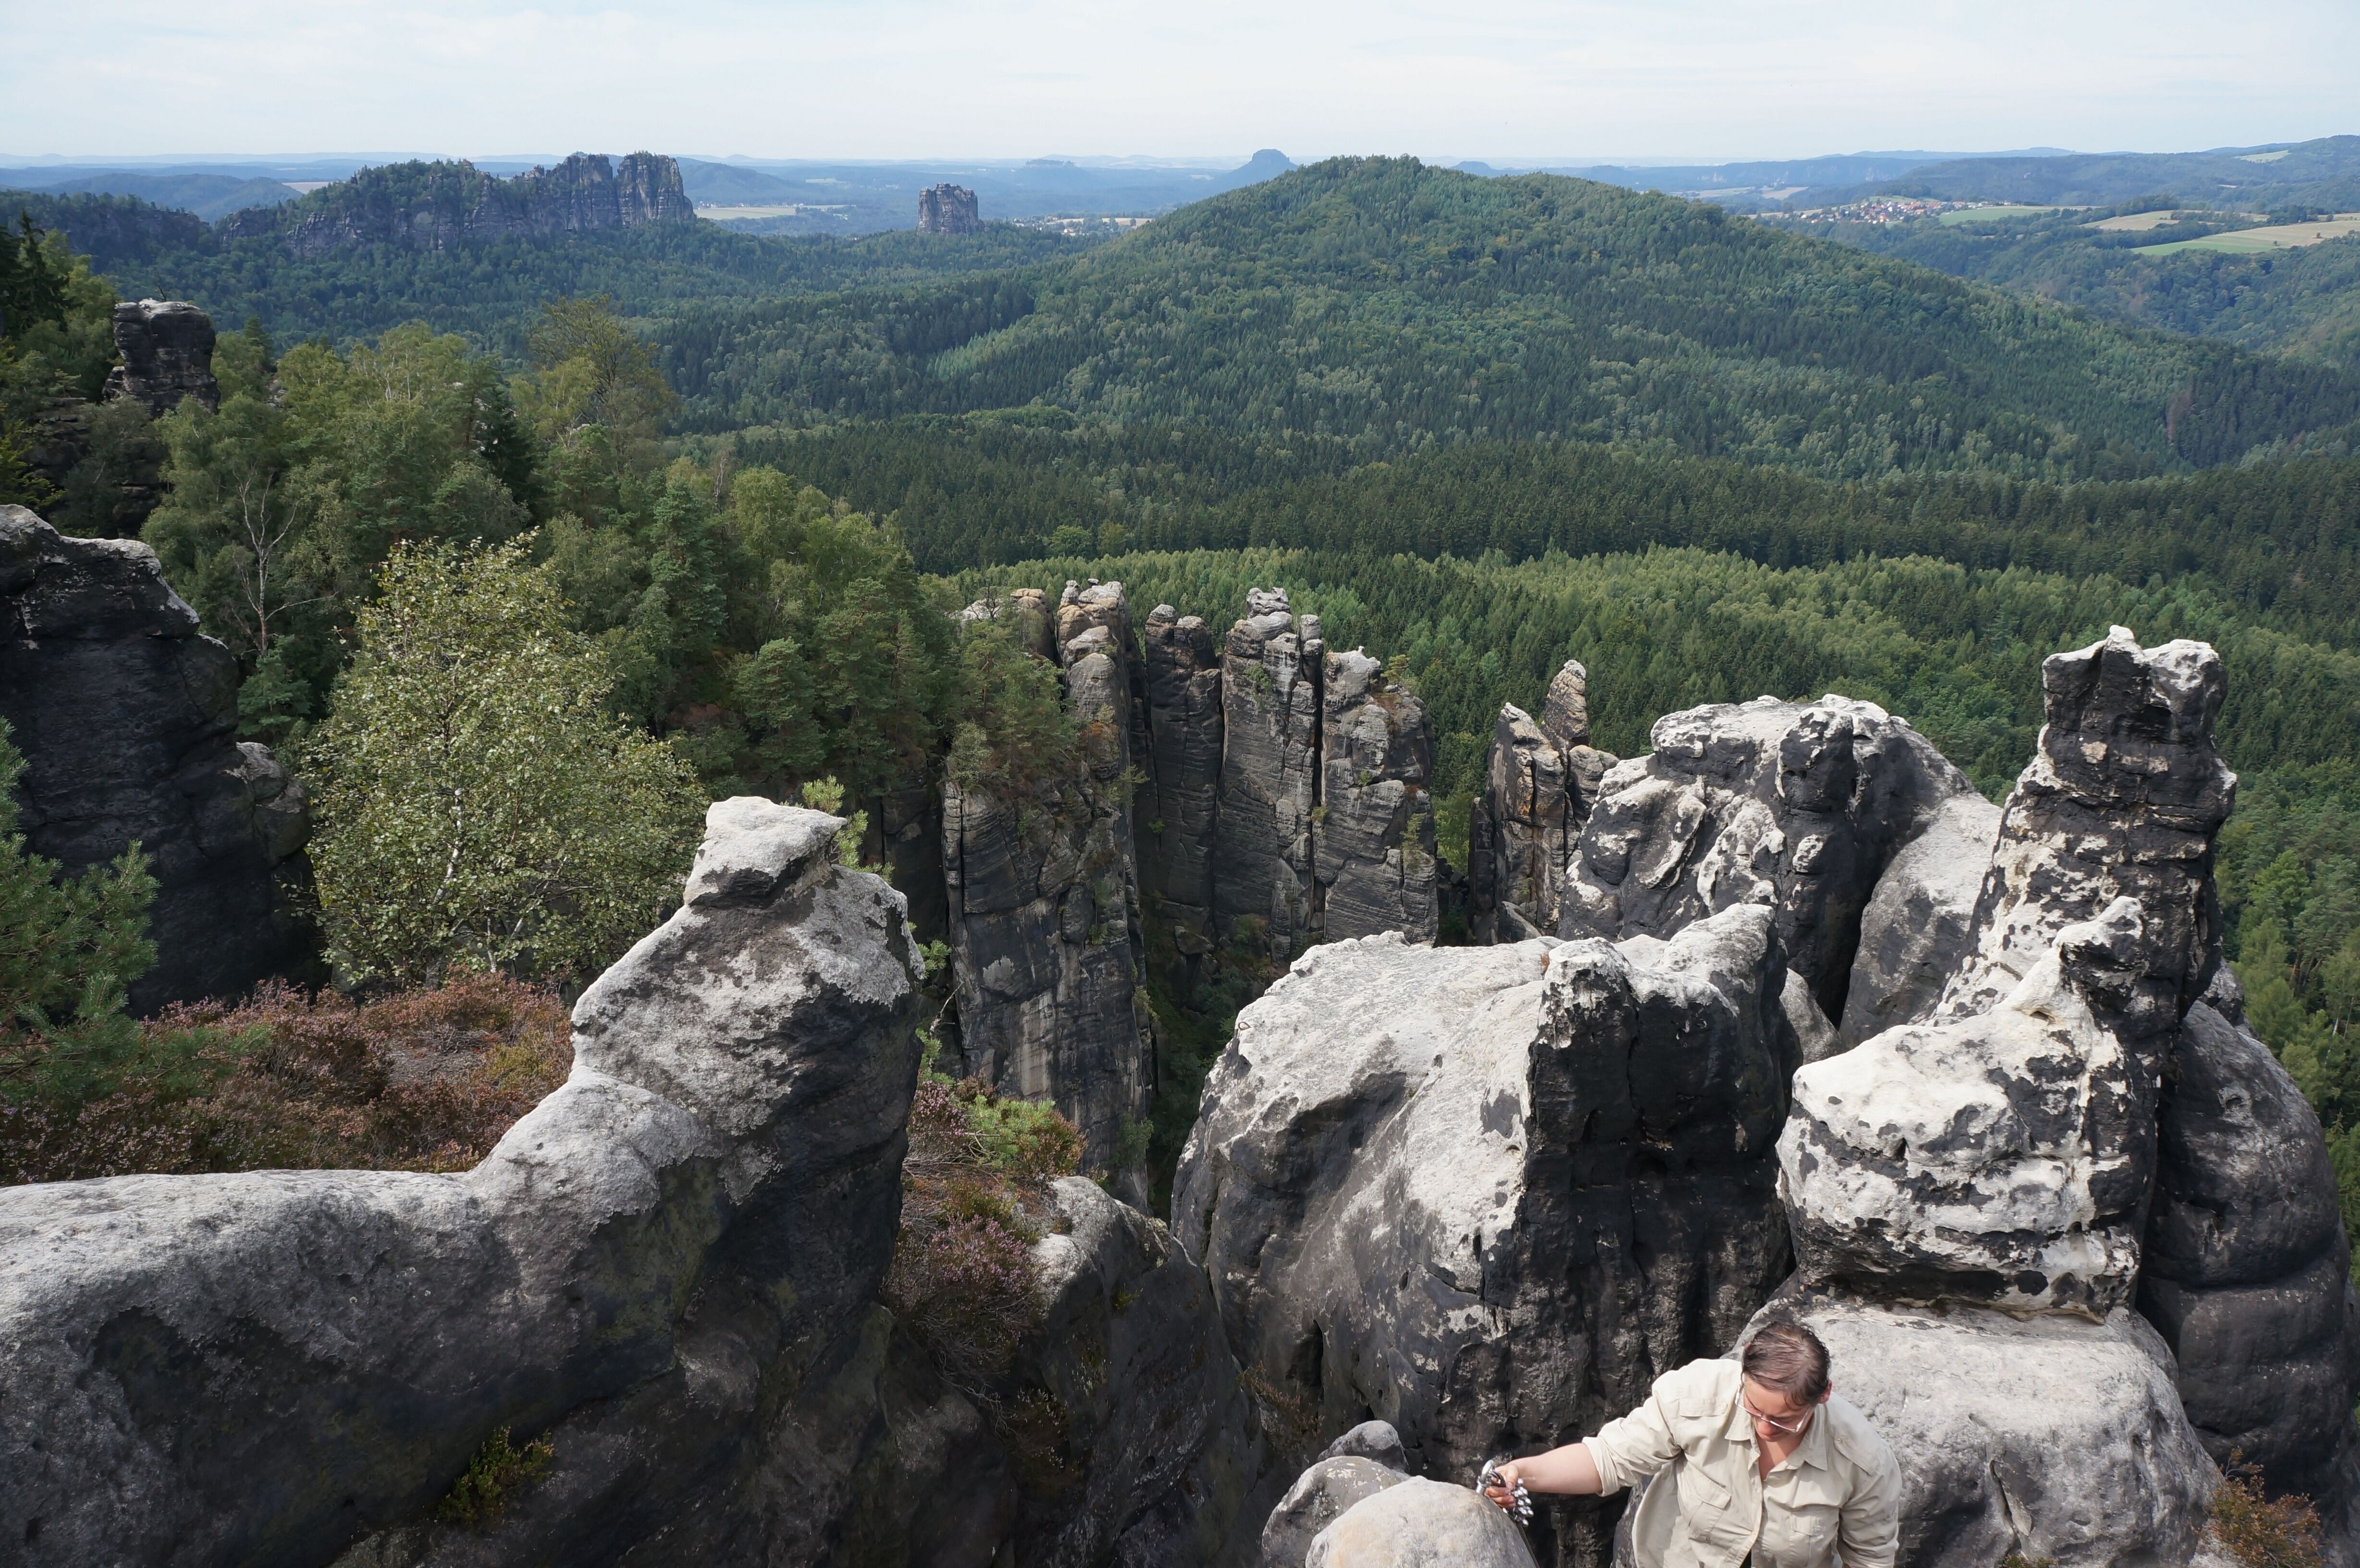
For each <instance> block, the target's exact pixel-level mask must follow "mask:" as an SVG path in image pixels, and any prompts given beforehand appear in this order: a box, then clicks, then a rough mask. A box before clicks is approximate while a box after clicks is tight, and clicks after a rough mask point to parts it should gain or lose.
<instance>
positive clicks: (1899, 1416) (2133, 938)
mask: <svg viewBox="0 0 2360 1568" xmlns="http://www.w3.org/2000/svg"><path fill="white" fill-rule="evenodd" d="M2042 674H2043V687H2044V691H2045V696H2046V706H2047V715H2046V716H2047V719H2048V723H2047V724H2046V726H2045V727H2044V728H2043V730H2042V732H2041V740H2040V750H2039V753H2038V756H2037V757H2035V758H2034V760H2033V762H2032V764H2031V766H2030V767H2028V768H2026V770H2025V773H2024V776H2023V778H2022V779H2020V780H2019V781H2018V784H2017V787H2016V791H2015V793H2014V794H2013V795H2012V796H2011V797H2010V798H2009V800H2008V804H2007V807H2006V810H2005V815H2004V817H2003V819H2002V822H2001V823H2000V825H1999V827H1998V831H1997V833H1996V837H1995V843H1994V852H1993V854H1992V855H1991V856H1990V860H1989V868H1988V870H1987V872H1986V873H1985V875H1984V876H1983V880H1982V884H1981V892H1980V894H1979V896H1978V898H1977V900H1976V903H1975V906H1974V914H1973V918H1972V926H1971V928H1970V931H1969V937H1968V940H1967V941H1966V942H1964V943H1961V944H1955V945H1956V947H1957V950H1958V966H1957V968H1956V970H1955V972H1954V973H1953V975H1952V976H1951V978H1950V982H1949V984H1948V985H1947V987H1946V988H1945V991H1944V993H1943V994H1942V996H1940V998H1939V1000H1936V1001H1932V1002H1928V1001H1927V1000H1926V999H1925V998H1926V997H1927V993H1928V987H1927V986H1926V985H1924V984H1923V983H1922V976H1912V977H1909V978H1908V979H1907V983H1906V984H1904V985H1898V986H1896V987H1893V988H1891V989H1889V990H1888V991H1887V992H1886V993H1885V995H1884V996H1881V997H1880V998H1879V1006H1880V1007H1881V1008H1882V1009H1884V1010H1885V1011H1886V1012H1887V1013H1888V1014H1890V1013H1894V1012H1903V1013H1907V1012H1910V1011H1919V1012H1920V1016H1919V1017H1918V1018H1907V1019H1904V1020H1903V1021H1901V1022H1899V1023H1897V1024H1896V1026H1895V1027H1892V1028H1889V1029H1885V1030H1884V1031H1883V1032H1881V1033H1878V1034H1876V1035H1874V1037H1873V1038H1870V1039H1868V1040H1865V1041H1864V1042H1863V1043H1861V1044H1859V1045H1857V1046H1855V1047H1854V1048H1852V1050H1851V1051H1847V1052H1845V1053H1844V1054H1841V1055H1839V1056H1836V1057H1834V1058H1832V1059H1830V1060H1828V1061H1824V1062H1816V1063H1813V1064H1811V1065H1809V1066H1807V1067H1805V1068H1804V1069H1803V1070H1802V1071H1801V1072H1800V1073H1797V1075H1796V1079H1795V1085H1794V1093H1795V1110H1794V1115H1793V1117H1792V1119H1791V1120H1790V1121H1789V1123H1788V1126H1787V1127H1786V1132H1785V1134H1784V1135H1783V1137H1782V1138H1781V1140H1780V1144H1779V1152H1780V1160H1781V1165H1782V1176H1781V1189H1782V1192H1783V1193H1784V1195H1785V1197H1786V1203H1787V1207H1788V1214H1789V1219H1790V1223H1791V1225H1792V1228H1793V1231H1794V1236H1795V1240H1796V1247H1797V1257H1798V1260H1799V1263H1800V1266H1801V1267H1800V1272H1799V1274H1798V1276H1797V1280H1796V1282H1795V1284H1794V1286H1793V1287H1792V1288H1791V1290H1790V1299H1789V1300H1787V1301H1784V1302H1782V1303H1779V1304H1776V1305H1775V1306H1774V1307H1773V1308H1772V1309H1770V1310H1772V1311H1777V1312H1792V1313H1793V1314H1795V1315H1797V1316H1799V1317H1801V1318H1803V1319H1805V1320H1806V1321H1808V1322H1810V1323H1814V1324H1815V1325H1816V1326H1818V1327H1819V1329H1820V1331H1821V1333H1822V1334H1823V1335H1824V1336H1825V1337H1826V1338H1827V1339H1828V1341H1829V1343H1830V1346H1831V1347H1832V1348H1833V1349H1834V1350H1835V1354H1836V1356H1837V1357H1838V1365H1839V1367H1844V1366H1847V1365H1849V1364H1855V1363H1856V1364H1857V1365H1858V1366H1859V1367H1860V1368H1861V1374H1860V1375H1858V1376H1854V1375H1852V1374H1846V1375H1845V1376H1847V1377H1851V1378H1852V1381H1851V1382H1850V1383H1849V1384H1848V1386H1847V1388H1846V1391H1847V1393H1848V1394H1850V1395H1851V1396H1852V1399H1854V1400H1855V1401H1857V1402H1859V1403H1860V1404H1861V1405H1862V1407H1863V1409H1864V1410H1867V1411H1868V1413H1869V1414H1870V1416H1871V1418H1872V1419H1874V1420H1875V1421H1878V1423H1879V1425H1880V1427H1881V1428H1882V1429H1883V1430H1884V1431H1885V1433H1886V1435H1887V1437H1888V1438H1889V1439H1891V1440H1892V1441H1893V1442H1894V1443H1895V1445H1896V1449H1898V1450H1899V1451H1900V1454H1901V1458H1902V1466H1903V1471H1904V1475H1905V1476H1906V1477H1907V1497H1906V1501H1905V1507H1904V1541H1903V1550H1904V1552H1906V1553H1907V1554H1909V1555H1910V1557H1911V1560H1912V1561H1915V1562H1920V1563H1937V1564H1946V1565H1947V1564H1952V1563H1955V1564H1959V1565H1961V1568H1964V1565H1966V1564H1969V1563H1982V1562H1985V1561H1988V1560H1990V1556H1991V1554H1992V1553H1994V1552H1997V1553H2002V1554H2004V1553H2005V1552H2021V1553H2023V1554H2025V1555H2027V1556H2029V1557H2050V1558H2053V1559H2055V1560H2056V1561H2057V1562H2059V1563H2069V1564H2070V1563H2115V1562H2121V1561H2125V1560H2126V1559H2145V1560H2153V1561H2164V1562H2174V1563H2177V1562H2185V1561H2186V1560H2187V1559H2188V1557H2189V1555H2190V1554H2191V1552H2193V1551H2194V1550H2195V1546H2196V1541H2197V1532H2198V1530H2199V1528H2200V1526H2201V1524H2202V1518H2203V1508H2204V1504H2205V1500H2206V1498H2207V1497H2209V1495H2210V1493H2211V1491H2212V1486H2214V1484H2215V1475H2214V1471H2213V1469H2212V1462H2211V1460H2209V1459H2208V1458H2207V1457H2206V1453H2205V1450H2206V1448H2207V1447H2208V1446H2209V1447H2211V1448H2212V1449H2213V1451H2214V1452H2215V1453H2216V1454H2224V1453H2225V1452H2226V1451H2227V1450H2228V1449H2229V1448H2230V1447H2233V1446H2236V1445H2237V1444H2239V1443H2250V1444H2251V1445H2252V1448H2251V1449H2250V1450H2249V1452H2256V1454H2257V1455H2258V1454H2267V1455H2268V1457H2267V1459H2265V1460H2264V1461H2263V1462H2264V1463H2265V1464H2266V1465H2271V1466H2273V1467H2274V1473H2275V1475H2277V1476H2278V1477H2297V1476H2299V1477H2300V1478H2301V1479H2302V1480H2303V1481H2304V1482H2305V1483H2306V1484H2307V1485H2310V1486H2312V1487H2313V1488H2314V1490H2313V1495H2314V1497H2317V1498H2318V1499H2319V1501H2320V1502H2321V1503H2322V1512H2323V1514H2325V1515H2326V1516H2327V1517H2328V1519H2329V1520H2330V1522H2331V1526H2332V1528H2333V1533H2334V1535H2335V1536H2336V1538H2337V1541H2338V1552H2339V1556H2340V1555H2341V1554H2343V1553H2348V1552H2350V1550H2351V1539H2352V1538H2351V1532H2350V1523H2351V1520H2350V1514H2349V1510H2350V1508H2351V1507H2352V1496H2353V1488H2352V1485H2351V1479H2350V1476H2351V1471H2352V1468H2353V1465H2352V1457H2351V1455H2352V1451H2353V1445H2354V1443H2355V1432H2354V1430H2353V1423H2352V1420H2351V1414H2350V1408H2351V1401H2352V1398H2353V1394H2354V1392H2355V1386H2354V1383H2353V1380H2352V1379H2353V1366H2354V1362H2353V1356H2354V1349H2355V1345H2360V1338H2355V1315H2354V1305H2353V1299H2352V1290H2351V1285H2350V1281H2349V1278H2348V1273H2347V1269H2346V1265H2345V1261H2344V1248H2343V1246H2342V1242H2341V1237H2340V1228H2339V1227H2338V1226H2336V1225H2332V1224H2330V1223H2329V1222H2328V1221H2327V1219H2326V1217H2325V1215H2324V1214H2322V1200H2321V1198H2320V1197H2319V1195H2318V1194H2319V1193H2320V1192H2332V1191H2333V1185H2332V1182H2330V1183H2327V1184H2326V1185H2324V1186H2322V1182H2323V1181H2325V1178H2324V1177H2323V1175H2322V1167H2321V1165H2320V1161H2321V1160H2322V1159H2323V1158H2324V1154H2325V1149H2324V1145H2323V1142H2322V1140H2321V1138H2320V1137H2319V1135H2318V1134H2317V1132H2316V1131H2315V1130H2314V1128H2315V1126H2316V1124H2315V1121H2312V1120H2311V1119H2310V1118H2309V1116H2308V1111H2307V1109H2300V1110H2299V1109H2298V1107H2299V1106H2300V1100H2299V1096H2295V1095H2292V1094H2289V1093H2287V1087H2288V1086H2286V1085H2284V1083H2283V1074H2282V1073H2279V1072H2278V1071H2277V1070H2276V1066H2275V1063H2272V1062H2269V1061H2268V1053H2267V1051H2266V1050H2265V1049H2263V1048H2261V1047H2260V1046H2259V1044H2258V1042H2252V1041H2250V1040H2248V1039H2246V1038H2245V1037H2242V1036H2241V1035H2240V1033H2239V1031H2238V1029H2236V1027H2235V1026H2234V1023H2233V1022H2232V1021H2231V1019H2230V1018H2229V1017H2228V1016H2227V1015H2226V1014H2224V1013H2223V1012H2222V1011H2220V1010H2219V1009H2218V1008H2217V1007H2213V1006H2212V1005H2208V1004H2205V1003H2202V1002H2200V1001H2199V997H2200V996H2203V995H2205V994H2206V987H2207V986H2208V985H2213V981H2214V973H2215V969H2216V966H2217V964H2218V953H2217V941H2218V937H2217V919H2216V917H2215V913H2214V904H2213V897H2212V878H2211V866H2212V835H2213V833H2214V832H2215V831H2217V829H2218V828H2219V826H2220V824H2221V822H2223V820H2224V819H2225V817H2226V816H2227V814H2228V809H2229V801H2230V796H2231V791H2232V789H2234V783H2235V780H2234V777H2233V776H2231V775H2230V774H2229V772H2228V771H2227V769H2226V768H2223V766H2222V765H2221V760H2220V757H2219V754H2218V753H2217V751H2216V750H2215V749H2214V746H2213V741H2212V720H2213V717H2214V715H2215V714H2216V713H2218V711H2219V707H2220V702H2221V696H2222V691H2223V678H2222V672H2221V667H2220V661H2219V659H2218V657H2217V656H2216V655H2215V654H2214V653H2213V651H2212V649H2211V648H2207V647H2205V646H2203V645H2202V644H2196V643H2170V644H2166V645H2164V646H2163V647H2161V648H2140V647H2139V646H2138V645H2137V643H2136V641H2135V640H2134V639H2133V638H2132V637H2131V636H2130V634H2129V633H2128V632H2126V631H2124V630H2123V629H2122V628H2120V627H2117V628H2115V629H2114V631H2113V632H2112V633H2111V634H2110V635H2109V636H2108V637H2107V638H2106V639H2105V640H2103V641H2102V642H2100V643H2096V644H2093V645H2092V646H2091V647H2090V648H2082V649H2080V650H2077V651H2075V652H2072V653H2067V654H2059V655H2057V656H2055V657H2053V658H2051V659H2049V660H2048V661H2047V663H2046V664H2045V666H2044V667H2043V671H2042ZM1977 836H1979V830H1970V831H1967V832H1964V833H1961V834H1960V837H1961V840H1962V841H1964V842H1962V843H1961V844H1959V845H1955V846H1952V847H1950V848H1946V849H1943V850H1942V851H1940V852H1939V854H1938V855H1935V856H1933V857H1932V858H1930V859H1929V860H1928V862H1927V864H1926V865H1924V866H1920V867H1918V868H1917V871H1916V872H1915V873H1914V874H1913V876H1912V877H1911V884H1912V886H1913V887H1918V888H1928V887H1930V888H1934V889H1936V890H1937V895H1938V896H1935V897H1933V898H1931V900H1930V903H1931V906H1932V907H1937V908H1939V909H1945V910H1949V909H1955V908H1956V907H1957V906H1958V904H1959V901H1960V899H1959V894H1958V888H1959V887H1960V886H1961V882H1962V880H1963V875H1962V874H1963V871H1964V868H1965V865H1966V860H1967V852H1966V849H1965V843H1971V842H1972V840H1973V839H1974V838H1975V837H1977ZM1953 945H1954V944H1953V943H1952V942H1951V941H1950V939H1949V938H1943V939H1941V940H1940V941H1939V942H1936V943H1934V944H1933V946H1932V947H1930V948H1929V949H1928V953H1927V955H1926V956H1931V955H1933V954H1935V953H1939V952H1941V951H1944V950H1946V949H1950V948H1952V947H1953ZM1878 967H1880V968H1890V969H1892V970H1893V971H1895V972H1896V973H1901V972H1907V971H1910V970H1912V969H1913V968H1914V967H1916V966H1915V965H1914V964H1895V965H1885V964H1879V965H1878ZM2214 991H2215V993H2216V994H2217V995H2218V996H2219V997H2220V999H2221V1000H2222V1001H2223V1002H2224V1003H2227V1004H2228V1005H2230V1006H2231V1007H2234V1002H2233V1001H2231V999H2230V996H2229V993H2228V992H2227V991H2225V990H2224V989H2223V988H2222V987H2220V986H2218V985H2214ZM1910 998H1915V1000H1911V999H1910ZM2159 1083H2169V1084H2170V1085H2171V1087H2170V1089H2169V1094H2168V1095H2167V1096H2166V1097H2165V1098H2164V1099H2163V1100H2162V1101H2161V1103H2160V1104H2159V1103H2158V1084H2159ZM2233 1193H2234V1194H2236V1196H2234V1197H2233V1196H2232V1194H2233ZM2265 1216H2267V1217H2265ZM2134 1301H2136V1304H2137V1306H2138V1307H2139V1308H2140V1310H2141V1311H2142V1312H2144V1313H2145V1314H2146V1319H2151V1320H2153V1323H2154V1324H2155V1325H2156V1327H2159V1328H2160V1329H2162V1331H2163V1334H2162V1335H2161V1336H2160V1337H2158V1334H2157V1333H2156V1332H2155V1328H2151V1327H2150V1326H2149V1324H2148V1322H2147V1321H2145V1320H2144V1319H2142V1317H2141V1316H2140V1315H2139V1313H2138V1312H2134V1311H2132V1310H2131V1308H2132V1303H2133V1302H2134ZM1929 1308H1930V1309H1934V1310H1932V1311H1928V1310H1927V1309H1929ZM2175 1352H2176V1353H2177V1355H2176V1356H2175ZM2267 1388H2284V1389H2285V1390H2287V1391H2286V1393H2285V1394H2284V1395H2282V1396H2279V1397H2277V1398H2272V1397H2270V1396H2268V1395H2267V1394H2265V1393H2263V1392H2262V1390H2265V1389H2267ZM2298 1388H2300V1389H2301V1390H2302V1391H2301V1392H2300V1393H2298V1392H2296V1391H2295V1390H2296V1389H2298ZM2056 1390H2070V1398H2068V1397H2062V1396H2060V1394H2059V1393H2057V1392H2056ZM2200 1428H2202V1430H2203V1431H2204V1432H2206V1433H2207V1434H2208V1436H2207V1438H2206V1439H2205V1440H2204V1441H2200V1437H2199V1429H2200ZM2281 1484H2284V1483H2283V1481H2281Z"/></svg>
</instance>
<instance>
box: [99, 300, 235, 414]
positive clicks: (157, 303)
mask: <svg viewBox="0 0 2360 1568" xmlns="http://www.w3.org/2000/svg"><path fill="white" fill-rule="evenodd" d="M115 354H117V355H118V356H119V357H120V359H121V361H122V363H121V364H119V365H116V366H115V368H114V370H112V371H111V372H109V373H108V375H107V377H106V396H107V397H129V398H133V399H135V400H137V401H138V402H140V403H144V404H146V405H147V411H148V412H149V413H150V414H154V415H157V416H159V417H160V416H162V415H165V414H169V413H170V412H171V411H172V410H173V409H175V408H179V407H180V399H181V398H183V397H194V398H195V399H196V400H197V401H198V402H200V403H202V404H203V405H204V406H205V407H206V408H220V407H221V387H220V384H219V383H217V382H215V381H214V380H213V318H212V317H211V316H208V315H206V314H205V313H204V312H203V311H202V310H199V309H197V308H196V307H195V306H194V305H190V304H185V303H183V302H181V301H180V300H178V299H140V300H137V301H133V300H129V299H126V300H124V301H123V302H122V303H121V304H118V305H117V306H115Z"/></svg>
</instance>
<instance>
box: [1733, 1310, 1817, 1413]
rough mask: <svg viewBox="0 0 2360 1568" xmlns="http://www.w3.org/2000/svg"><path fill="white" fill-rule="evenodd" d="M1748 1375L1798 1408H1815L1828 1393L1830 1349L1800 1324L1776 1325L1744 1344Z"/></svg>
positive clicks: (1742, 1360) (1742, 1361)
mask: <svg viewBox="0 0 2360 1568" xmlns="http://www.w3.org/2000/svg"><path fill="white" fill-rule="evenodd" d="M1739 1365H1740V1366H1741V1367H1743V1369H1744V1372H1745V1375H1746V1376H1747V1377H1751V1378H1753V1379H1754V1381H1755V1382H1757V1383H1759V1384H1761V1385H1762V1386H1763V1387H1764V1388H1767V1389H1769V1390H1770V1391H1771V1392H1773V1393H1775V1394H1784V1395H1785V1396H1786V1398H1788V1399H1792V1400H1794V1401H1796V1402H1797V1404H1805V1405H1816V1404H1818V1403H1819V1400H1820V1399H1823V1398H1825V1397H1826V1395H1827V1391H1828V1347H1827V1346H1826V1345H1821V1344H1820V1343H1819V1335H1818V1334H1813V1333H1812V1332H1811V1331H1810V1330H1809V1329H1808V1328H1805V1327H1804V1326H1803V1325H1802V1324H1801V1323H1765V1324H1764V1325H1763V1328H1762V1331H1761V1332H1760V1333H1759V1334H1755V1335H1754V1337H1753V1338H1752V1339H1749V1340H1747V1341H1746V1342H1745V1354H1744V1356H1743V1358H1742V1359H1741V1360H1740V1362H1739Z"/></svg>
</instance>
